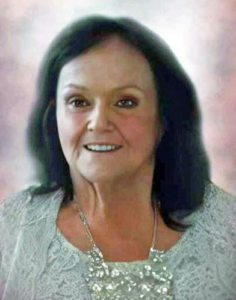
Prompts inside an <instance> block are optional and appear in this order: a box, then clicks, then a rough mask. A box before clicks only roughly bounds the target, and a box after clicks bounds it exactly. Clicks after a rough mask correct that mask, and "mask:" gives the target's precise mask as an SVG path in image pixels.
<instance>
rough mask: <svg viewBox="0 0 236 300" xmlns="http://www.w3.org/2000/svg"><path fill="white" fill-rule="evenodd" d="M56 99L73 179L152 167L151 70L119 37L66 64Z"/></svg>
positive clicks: (154, 115) (155, 131) (154, 114)
mask: <svg viewBox="0 0 236 300" xmlns="http://www.w3.org/2000/svg"><path fill="white" fill-rule="evenodd" d="M56 103H57V111H56V113H57V124H58V132H59V139H60V143H61V146H62V149H63V152H64V155H65V158H66V160H67V162H68V164H69V167H70V172H71V176H72V179H73V178H74V179H76V178H79V177H80V176H82V177H84V178H86V179H87V180H89V181H90V182H99V181H104V180H106V181H108V180H113V179H118V178H124V176H134V175H137V174H138V172H142V171H145V169H146V170H148V169H150V168H152V167H153V163H154V153H155V148H156V144H157V142H158V138H159V132H160V131H159V129H160V123H159V117H158V111H157V96H156V90H155V86H154V82H153V76H152V72H151V69H150V66H149V64H148V62H147V61H146V59H145V58H144V56H143V55H142V54H141V53H140V52H139V51H137V50H136V49H135V48H133V47H132V46H130V45H129V44H128V43H126V42H124V41H123V40H122V39H121V38H119V37H116V36H114V37H111V38H109V39H108V40H106V41H104V42H103V43H102V44H100V45H98V46H96V47H94V48H91V49H90V50H89V51H88V52H86V53H84V54H82V55H80V56H79V57H77V58H74V59H73V60H71V61H69V62H68V63H67V64H65V65H64V66H63V68H62V70H61V72H60V75H59V81H58V86H57V99H56ZM125 178H126V177H125Z"/></svg>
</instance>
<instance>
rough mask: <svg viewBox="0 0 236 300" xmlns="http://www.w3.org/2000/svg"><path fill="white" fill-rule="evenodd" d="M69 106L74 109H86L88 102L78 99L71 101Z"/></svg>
mask: <svg viewBox="0 0 236 300" xmlns="http://www.w3.org/2000/svg"><path fill="white" fill-rule="evenodd" d="M69 104H70V105H71V106H73V107H85V106H87V105H88V103H87V101H85V100H83V99H77V98H75V99H72V100H70V101H69Z"/></svg>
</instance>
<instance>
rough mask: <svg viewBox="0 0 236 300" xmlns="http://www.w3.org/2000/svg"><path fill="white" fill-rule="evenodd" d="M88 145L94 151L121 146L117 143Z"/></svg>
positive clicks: (108, 149)
mask: <svg viewBox="0 0 236 300" xmlns="http://www.w3.org/2000/svg"><path fill="white" fill-rule="evenodd" d="M86 147H87V148H88V149H89V150H92V151H110V150H115V149H117V148H119V146H116V145H87V146H86Z"/></svg>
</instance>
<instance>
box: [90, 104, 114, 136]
mask: <svg viewBox="0 0 236 300" xmlns="http://www.w3.org/2000/svg"><path fill="white" fill-rule="evenodd" d="M110 118H111V112H110V111H109V107H106V106H105V105H103V104H99V105H97V106H95V107H94V108H93V110H92V111H91V114H90V116H89V120H88V125H87V129H88V130H89V131H111V130H113V128H114V126H113V124H112V122H111V120H110Z"/></svg>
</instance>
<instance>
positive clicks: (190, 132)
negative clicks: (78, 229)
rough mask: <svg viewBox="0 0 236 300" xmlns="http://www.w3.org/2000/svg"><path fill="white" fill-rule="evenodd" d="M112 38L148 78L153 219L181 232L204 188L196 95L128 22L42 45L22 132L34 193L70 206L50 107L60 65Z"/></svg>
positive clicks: (172, 62)
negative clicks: (157, 136) (136, 54)
mask: <svg viewBox="0 0 236 300" xmlns="http://www.w3.org/2000/svg"><path fill="white" fill-rule="evenodd" d="M113 35H119V36H120V37H121V38H123V40H125V41H126V42H128V43H130V44H131V45H132V46H134V47H135V48H136V49H137V50H138V51H140V52H141V53H142V54H143V55H144V57H145V58H146V59H147V61H148V62H149V64H150V67H151V69H152V72H153V74H154V80H155V86H156V91H157V95H158V101H157V105H158V110H159V111H160V115H161V122H162V124H163V127H164V135H163V137H162V139H161V142H160V143H159V144H158V146H157V148H156V154H155V170H154V177H153V186H152V195H153V196H154V199H158V201H160V203H161V209H160V213H161V215H162V217H163V220H164V222H165V223H166V225H167V226H169V227H170V228H172V229H175V230H179V231H181V230H185V229H186V228H187V227H188V226H186V224H184V222H182V223H181V219H182V218H183V217H186V216H188V215H190V214H191V213H192V212H194V211H195V210H197V209H198V208H199V207H200V206H201V205H202V203H203V196H204V191H205V186H206V184H207V183H209V182H210V167H209V160H208V158H207V155H206V152H205V149H204V146H203V141H202V133H201V116H200V109H199V105H198V101H197V96H196V91H195V88H194V86H193V84H192V82H191V80H190V78H189V77H188V76H187V74H186V73H185V71H184V70H183V68H182V67H181V65H180V63H179V62H178V60H177V59H176V57H175V55H174V54H173V52H172V51H171V49H170V48H169V46H168V45H167V44H166V43H165V42H164V41H163V40H162V39H161V38H160V37H159V36H158V35H157V34H155V33H154V32H152V31H151V30H149V29H148V28H146V27H145V26H143V25H141V24H139V23H138V22H137V21H134V20H132V19H129V18H110V17H104V16H90V17H85V18H82V19H79V20H77V21H75V22H74V23H72V24H71V25H70V26H69V27H67V28H65V29H64V30H63V31H62V32H61V33H60V34H59V35H58V36H57V37H56V38H55V40H54V41H53V42H52V44H51V45H50V47H49V49H48V52H47V53H46V55H45V58H44V60H43V63H42V65H41V69H40V72H39V76H38V84H37V98H36V101H35V103H34V106H33V109H32V113H31V116H30V119H29V125H28V131H27V137H28V146H29V149H30V153H31V154H32V156H33V158H34V159H35V162H36V170H37V175H38V180H39V182H40V184H41V186H40V187H38V188H36V189H35V190H34V192H35V193H36V194H39V193H44V192H47V191H53V190H56V189H58V188H60V187H62V188H63V189H64V190H65V196H64V199H63V201H64V202H67V201H70V200H71V199H72V195H73V187H72V181H71V177H70V172H69V166H68V164H67V161H66V159H65V157H64V155H63V152H62V149H61V145H60V142H59V137H58V131H57V122H56V105H55V103H54V101H53V99H56V88H57V82H58V77H59V74H60V70H61V69H62V67H63V66H64V65H65V64H66V63H67V62H68V61H70V60H71V59H73V58H75V57H77V56H79V55H81V54H82V53H84V52H85V51H87V50H88V49H90V48H91V47H94V46H96V45H98V44H100V43H101V42H102V41H104V40H105V39H107V38H109V37H110V36H113Z"/></svg>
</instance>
